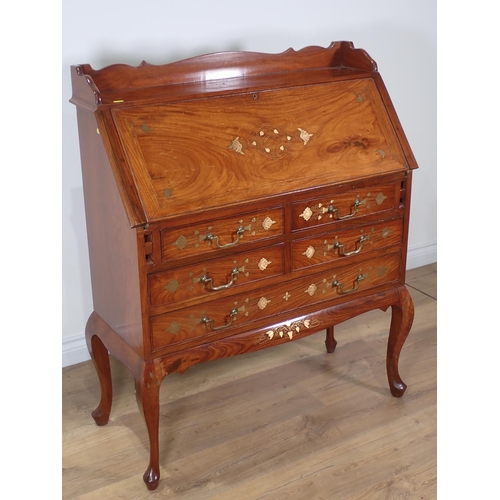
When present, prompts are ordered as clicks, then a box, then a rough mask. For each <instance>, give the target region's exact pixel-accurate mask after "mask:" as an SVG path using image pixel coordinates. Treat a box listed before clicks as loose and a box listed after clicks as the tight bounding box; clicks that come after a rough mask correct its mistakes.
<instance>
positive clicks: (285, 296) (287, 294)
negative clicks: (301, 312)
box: [283, 292, 291, 302]
mask: <svg viewBox="0 0 500 500" xmlns="http://www.w3.org/2000/svg"><path fill="white" fill-rule="evenodd" d="M290 297H291V295H290V294H289V293H288V292H286V293H285V295H283V298H284V299H285V302H288V299H289V298H290Z"/></svg>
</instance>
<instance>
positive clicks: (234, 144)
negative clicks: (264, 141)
mask: <svg viewBox="0 0 500 500" xmlns="http://www.w3.org/2000/svg"><path fill="white" fill-rule="evenodd" d="M229 149H233V150H234V151H236V152H237V153H240V154H242V155H244V154H245V153H244V152H243V144H241V142H240V138H239V137H236V138H235V139H233V142H232V143H231V146H229Z"/></svg>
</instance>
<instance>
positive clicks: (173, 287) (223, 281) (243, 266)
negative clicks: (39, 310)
mask: <svg viewBox="0 0 500 500" xmlns="http://www.w3.org/2000/svg"><path fill="white" fill-rule="evenodd" d="M283 264H284V258H283V245H276V246H272V247H266V248H263V249H259V250H254V251H251V252H242V253H238V254H234V255H229V256H227V257H223V258H220V259H214V260H211V261H204V262H202V263H199V264H193V265H191V266H185V267H180V268H176V269H173V270H171V271H165V272H162V273H158V274H151V275H149V278H148V280H149V299H150V304H151V306H152V307H158V306H161V305H165V304H172V303H174V302H179V301H183V300H187V299H192V298H196V297H213V296H214V294H215V295H217V293H219V292H220V291H222V290H228V289H231V290H233V289H234V290H236V289H238V288H240V287H241V286H242V285H244V284H247V283H251V282H255V281H259V280H262V279H265V278H270V277H272V276H277V275H280V274H283V271H284V265H283Z"/></svg>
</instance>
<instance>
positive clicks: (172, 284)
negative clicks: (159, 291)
mask: <svg viewBox="0 0 500 500" xmlns="http://www.w3.org/2000/svg"><path fill="white" fill-rule="evenodd" d="M178 287H179V282H178V281H177V280H170V281H169V282H168V285H166V286H164V287H163V289H164V290H168V291H169V292H170V293H174V292H175V291H176V290H177V288H178Z"/></svg>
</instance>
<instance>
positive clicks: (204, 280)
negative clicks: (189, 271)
mask: <svg viewBox="0 0 500 500" xmlns="http://www.w3.org/2000/svg"><path fill="white" fill-rule="evenodd" d="M239 272H240V271H239V269H238V268H237V267H235V268H234V269H233V270H232V271H231V280H230V281H229V282H228V283H226V284H225V285H219V286H214V285H213V280H212V278H210V276H208V274H205V275H204V276H202V277H201V278H200V281H201V282H202V283H203V284H204V285H208V288H209V289H210V290H214V291H217V290H225V289H226V288H229V287H230V286H231V285H232V284H233V283H234V282H235V281H236V276H237V275H238V274H239Z"/></svg>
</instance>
